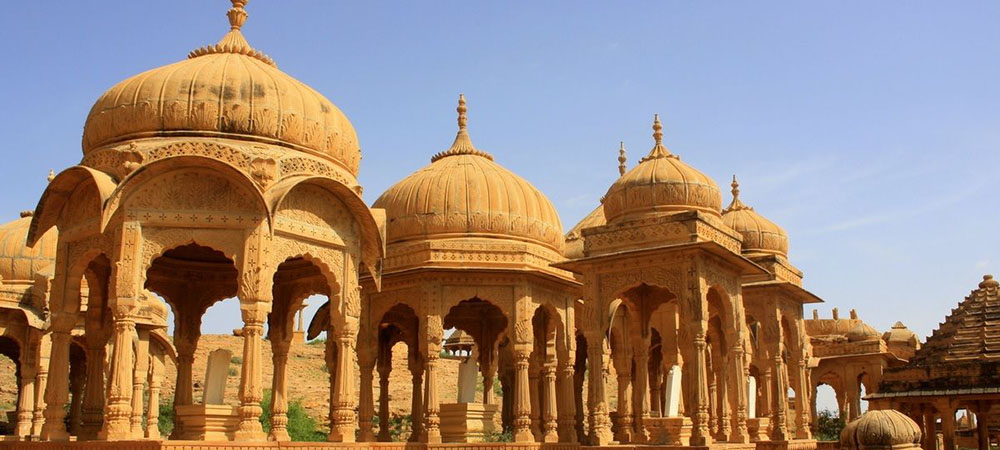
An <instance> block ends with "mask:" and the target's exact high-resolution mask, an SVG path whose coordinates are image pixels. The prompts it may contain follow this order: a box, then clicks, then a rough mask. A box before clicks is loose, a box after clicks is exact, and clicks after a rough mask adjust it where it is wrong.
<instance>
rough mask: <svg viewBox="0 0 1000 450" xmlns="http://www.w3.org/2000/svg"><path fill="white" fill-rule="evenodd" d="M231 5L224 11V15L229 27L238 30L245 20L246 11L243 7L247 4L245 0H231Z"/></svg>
mask: <svg viewBox="0 0 1000 450" xmlns="http://www.w3.org/2000/svg"><path fill="white" fill-rule="evenodd" d="M231 1H232V3H233V7H232V8H229V11H226V16H228V17H229V29H230V30H239V29H240V27H242V26H243V23H244V22H246V20H247V12H246V10H245V9H243V8H244V7H245V6H247V0H231Z"/></svg>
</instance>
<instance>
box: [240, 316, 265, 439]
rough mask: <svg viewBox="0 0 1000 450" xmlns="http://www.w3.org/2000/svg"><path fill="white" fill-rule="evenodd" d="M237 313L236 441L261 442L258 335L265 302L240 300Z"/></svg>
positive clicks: (261, 411)
mask: <svg viewBox="0 0 1000 450" xmlns="http://www.w3.org/2000/svg"><path fill="white" fill-rule="evenodd" d="M240 303H241V304H240V312H241V314H242V316H243V332H242V333H241V334H242V335H243V367H242V372H241V373H240V407H239V415H240V422H239V425H238V426H237V428H236V433H235V440H237V441H262V440H264V439H265V437H266V436H265V435H264V427H263V426H261V424H260V415H261V413H263V410H262V409H261V407H260V402H261V400H263V398H264V392H263V382H262V381H261V375H262V374H261V372H262V371H263V368H262V366H263V363H262V359H263V355H262V347H263V341H262V339H261V333H262V332H263V330H264V320H265V319H266V317H267V313H268V311H267V308H268V307H269V306H270V303H269V302H266V301H255V300H251V299H246V298H241V299H240Z"/></svg>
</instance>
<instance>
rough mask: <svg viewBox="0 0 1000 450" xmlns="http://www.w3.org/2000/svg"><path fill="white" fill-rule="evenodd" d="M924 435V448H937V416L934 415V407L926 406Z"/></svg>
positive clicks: (924, 409) (932, 449) (931, 449)
mask: <svg viewBox="0 0 1000 450" xmlns="http://www.w3.org/2000/svg"><path fill="white" fill-rule="evenodd" d="M923 414H924V435H923V439H922V441H921V442H922V444H923V445H922V447H923V448H924V450H937V417H936V416H935V415H934V407H932V406H924V408H923Z"/></svg>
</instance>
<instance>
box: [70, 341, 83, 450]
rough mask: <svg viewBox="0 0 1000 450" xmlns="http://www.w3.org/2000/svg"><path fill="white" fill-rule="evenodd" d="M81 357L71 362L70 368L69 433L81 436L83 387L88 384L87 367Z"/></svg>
mask: <svg viewBox="0 0 1000 450" xmlns="http://www.w3.org/2000/svg"><path fill="white" fill-rule="evenodd" d="M85 364H86V363H85V362H84V359H83V358H81V359H79V360H77V361H75V362H71V363H70V368H69V392H70V403H69V434H70V435H72V436H77V438H79V436H80V417H81V416H82V414H83V388H84V386H85V385H86V384H87V378H86V377H87V368H86V366H85Z"/></svg>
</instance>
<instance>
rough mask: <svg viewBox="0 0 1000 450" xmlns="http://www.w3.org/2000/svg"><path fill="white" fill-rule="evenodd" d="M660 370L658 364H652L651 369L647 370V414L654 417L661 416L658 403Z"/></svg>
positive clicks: (660, 408) (661, 409)
mask: <svg viewBox="0 0 1000 450" xmlns="http://www.w3.org/2000/svg"><path fill="white" fill-rule="evenodd" d="M661 372H662V371H661V370H660V367H659V365H657V364H654V365H653V370H650V371H649V415H650V416H656V417H663V413H662V412H661V411H663V408H662V406H661V404H660V397H661V396H662V395H661V393H660V386H661V382H660V376H661Z"/></svg>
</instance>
